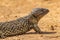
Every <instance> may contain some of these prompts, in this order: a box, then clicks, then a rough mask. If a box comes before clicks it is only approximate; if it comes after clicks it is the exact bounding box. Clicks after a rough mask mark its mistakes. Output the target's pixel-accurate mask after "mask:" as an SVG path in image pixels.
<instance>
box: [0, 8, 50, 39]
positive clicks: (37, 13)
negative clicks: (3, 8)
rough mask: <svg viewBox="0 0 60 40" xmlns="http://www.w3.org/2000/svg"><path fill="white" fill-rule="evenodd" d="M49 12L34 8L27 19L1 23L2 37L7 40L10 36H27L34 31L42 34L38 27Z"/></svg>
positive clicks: (0, 33)
mask: <svg viewBox="0 0 60 40" xmlns="http://www.w3.org/2000/svg"><path fill="white" fill-rule="evenodd" d="M48 12H49V10H48V9H46V8H34V9H33V10H32V11H31V13H30V14H29V15H27V16H25V17H21V18H18V19H16V20H13V21H9V22H0V37H1V38H5V37H6V36H8V35H17V34H25V33H26V32H28V31H30V30H31V29H34V30H35V31H36V32H37V33H41V30H40V28H39V27H38V25H37V24H38V22H39V19H41V18H42V17H43V16H44V15H46V14H47V13H48Z"/></svg>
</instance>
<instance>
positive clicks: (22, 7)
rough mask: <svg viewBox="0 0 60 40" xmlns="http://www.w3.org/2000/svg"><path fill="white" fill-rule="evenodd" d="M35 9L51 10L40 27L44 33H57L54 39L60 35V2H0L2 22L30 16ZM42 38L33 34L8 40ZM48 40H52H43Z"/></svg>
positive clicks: (0, 20)
mask: <svg viewBox="0 0 60 40" xmlns="http://www.w3.org/2000/svg"><path fill="white" fill-rule="evenodd" d="M33 8H47V9H49V10H50V11H49V13H48V14H47V15H45V16H44V17H43V18H42V19H40V21H39V24H38V25H39V27H40V29H41V30H42V31H45V32H46V31H48V32H49V31H53V32H54V31H55V32H57V33H56V34H55V35H53V36H54V37H55V36H56V35H60V0H0V22H5V21H11V20H15V19H17V18H20V17H23V16H26V15H28V14H30V12H31V10H32V9H33ZM32 31H33V30H32ZM42 35H44V34H42ZM35 36H37V37H35ZM40 36H41V35H40ZM40 36H39V35H33V34H32V35H25V36H19V37H17V38H16V39H15V37H13V38H14V39H11V38H9V39H6V40H36V39H37V38H38V39H37V40H40ZM18 38H19V39H18ZM29 38H30V39H29ZM47 39H48V40H50V39H49V38H46V37H43V38H41V40H47ZM59 39H60V38H55V39H51V40H59ZM1 40H2V39H1Z"/></svg>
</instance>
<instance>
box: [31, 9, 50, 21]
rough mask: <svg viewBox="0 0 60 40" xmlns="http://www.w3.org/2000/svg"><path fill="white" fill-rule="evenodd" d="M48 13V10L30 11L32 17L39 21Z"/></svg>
mask: <svg viewBox="0 0 60 40" xmlns="http://www.w3.org/2000/svg"><path fill="white" fill-rule="evenodd" d="M48 12H49V10H48V9H46V8H35V9H33V10H32V15H33V16H34V17H35V18H37V19H38V20H39V19H40V18H42V17H43V16H44V15H46V14H47V13H48Z"/></svg>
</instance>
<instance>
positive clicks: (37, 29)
mask: <svg viewBox="0 0 60 40" xmlns="http://www.w3.org/2000/svg"><path fill="white" fill-rule="evenodd" d="M33 29H34V31H36V32H37V33H42V31H41V30H40V28H39V27H38V25H37V24H34V27H33Z"/></svg>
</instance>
